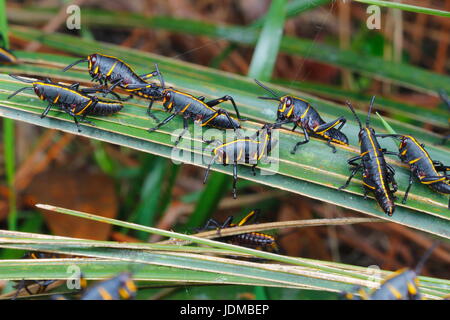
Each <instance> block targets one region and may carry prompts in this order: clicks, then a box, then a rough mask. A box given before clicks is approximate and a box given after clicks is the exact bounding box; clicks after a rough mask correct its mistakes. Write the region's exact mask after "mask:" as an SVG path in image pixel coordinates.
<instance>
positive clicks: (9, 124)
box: [0, 0, 17, 230]
mask: <svg viewBox="0 0 450 320" xmlns="http://www.w3.org/2000/svg"><path fill="white" fill-rule="evenodd" d="M0 34H1V37H2V42H3V45H4V46H5V48H7V49H8V48H9V37H8V19H7V16H6V1H5V0H0ZM3 146H4V150H3V152H4V159H5V171H6V182H7V184H8V190H9V195H8V207H9V214H8V228H9V229H10V230H16V229H17V208H16V189H15V186H14V184H15V162H16V160H15V152H16V148H15V125H14V121H12V120H11V119H3Z"/></svg>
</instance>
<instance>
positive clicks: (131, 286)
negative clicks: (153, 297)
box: [125, 280, 137, 292]
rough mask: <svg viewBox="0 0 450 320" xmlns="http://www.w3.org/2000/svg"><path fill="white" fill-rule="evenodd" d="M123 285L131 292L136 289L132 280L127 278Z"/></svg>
mask: <svg viewBox="0 0 450 320" xmlns="http://www.w3.org/2000/svg"><path fill="white" fill-rule="evenodd" d="M125 287H126V288H127V289H128V290H129V291H131V292H136V290H137V288H136V285H135V284H134V282H133V281H132V280H127V281H126V282H125Z"/></svg>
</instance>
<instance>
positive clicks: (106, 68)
mask: <svg viewBox="0 0 450 320" xmlns="http://www.w3.org/2000/svg"><path fill="white" fill-rule="evenodd" d="M83 62H87V63H88V69H89V74H90V75H91V77H92V80H93V81H98V82H99V83H100V84H101V85H107V84H108V82H109V83H111V87H110V88H109V90H110V91H112V90H113V89H114V88H115V87H120V88H122V89H124V90H125V91H126V92H128V93H130V94H132V95H137V96H139V97H142V98H145V99H149V100H150V105H149V115H150V116H151V117H152V118H153V119H155V120H156V121H159V120H158V119H157V118H156V117H155V116H154V115H153V114H152V113H151V111H150V110H151V107H152V104H153V101H155V100H160V99H161V98H162V95H161V93H162V92H161V90H160V89H159V87H158V86H157V85H156V84H155V83H148V82H147V80H148V79H150V78H151V77H154V76H156V75H158V72H157V71H154V72H151V73H147V74H143V75H137V74H136V73H135V72H134V71H133V69H132V68H131V67H130V66H129V65H128V64H127V63H126V62H124V61H122V60H120V59H118V58H116V57H112V56H107V55H104V54H100V53H94V54H91V55H89V56H87V58H86V59H81V60H78V61H75V62H74V63H72V64H70V65H68V66H67V67H65V68H64V70H63V71H67V70H69V69H70V68H72V67H73V66H75V65H77V64H79V63H83Z"/></svg>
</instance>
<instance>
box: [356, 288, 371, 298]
mask: <svg viewBox="0 0 450 320" xmlns="http://www.w3.org/2000/svg"><path fill="white" fill-rule="evenodd" d="M358 293H359V295H360V296H361V299H363V300H368V299H369V297H368V296H367V292H366V291H364V289H359V290H358Z"/></svg>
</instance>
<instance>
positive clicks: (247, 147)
mask: <svg viewBox="0 0 450 320" xmlns="http://www.w3.org/2000/svg"><path fill="white" fill-rule="evenodd" d="M205 142H206V143H208V144H210V143H212V142H215V143H216V144H217V146H216V147H215V148H214V149H213V150H212V154H213V157H212V159H211V161H210V163H209V164H208V167H207V169H206V173H205V178H204V180H203V183H206V180H207V178H208V174H209V170H210V168H211V165H212V164H213V163H214V162H216V161H217V163H221V164H223V165H224V166H226V165H229V164H232V165H233V198H235V199H236V183H237V178H238V175H237V166H238V164H250V165H252V171H253V175H256V172H255V168H256V165H257V164H258V162H259V161H260V160H262V159H264V158H267V157H268V156H269V155H270V153H271V151H272V149H273V147H274V146H275V144H276V143H277V141H276V140H275V139H272V125H270V124H265V125H264V126H263V127H262V128H261V129H260V130H258V131H256V133H255V134H254V135H253V136H252V137H237V138H236V139H234V140H232V141H230V142H227V143H221V142H217V141H215V140H212V141H205Z"/></svg>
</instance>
